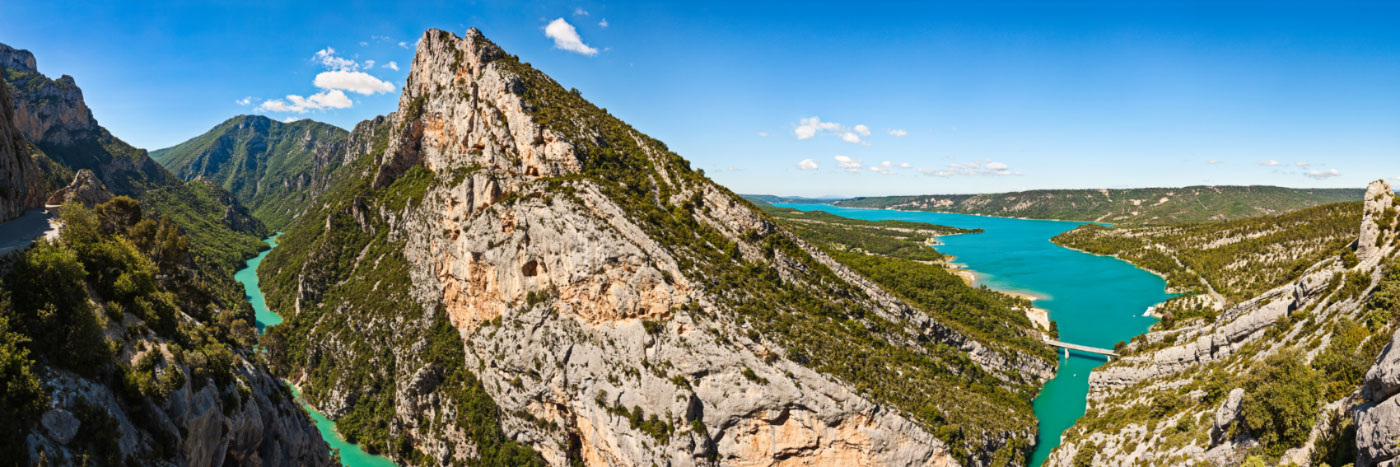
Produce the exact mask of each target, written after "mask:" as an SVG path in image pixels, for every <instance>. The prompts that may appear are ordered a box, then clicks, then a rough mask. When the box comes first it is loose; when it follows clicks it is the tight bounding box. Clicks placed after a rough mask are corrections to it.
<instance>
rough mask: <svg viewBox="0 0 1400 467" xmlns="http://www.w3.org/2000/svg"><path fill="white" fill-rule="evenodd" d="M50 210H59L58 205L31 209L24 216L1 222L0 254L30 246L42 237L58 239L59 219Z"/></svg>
mask: <svg viewBox="0 0 1400 467" xmlns="http://www.w3.org/2000/svg"><path fill="white" fill-rule="evenodd" d="M50 208H51V209H50ZM50 211H54V212H57V211H58V207H57V206H50V207H49V208H35V209H30V210H29V211H27V212H25V213H24V215H23V216H19V217H16V218H14V219H11V220H9V221H7V222H4V223H0V256H4V255H8V254H10V253H12V252H15V251H19V250H23V249H25V248H28V247H29V245H30V244H32V243H34V241H35V240H38V239H39V238H40V237H49V238H50V239H57V238H58V219H57V218H55V217H54V215H53V214H50Z"/></svg>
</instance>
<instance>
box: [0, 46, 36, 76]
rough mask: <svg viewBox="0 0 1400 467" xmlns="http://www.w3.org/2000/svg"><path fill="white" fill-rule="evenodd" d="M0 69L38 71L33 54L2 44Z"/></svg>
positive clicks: (0, 47) (0, 48)
mask: <svg viewBox="0 0 1400 467" xmlns="http://www.w3.org/2000/svg"><path fill="white" fill-rule="evenodd" d="M0 68H8V69H11V70H17V71H27V72H37V71H39V68H38V65H37V64H36V63H35V62H34V54H33V53H31V52H30V51H28V50H24V49H16V48H14V47H10V46H8V45H5V44H3V43H0Z"/></svg>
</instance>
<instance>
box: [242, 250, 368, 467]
mask: <svg viewBox="0 0 1400 467" xmlns="http://www.w3.org/2000/svg"><path fill="white" fill-rule="evenodd" d="M278 235H281V234H278ZM266 241H267V245H268V246H270V247H271V248H268V249H267V250H263V252H262V253H258V256H255V257H253V259H250V260H248V263H247V264H246V265H245V266H244V267H243V269H240V270H238V272H236V273H234V274H233V278H234V279H235V280H237V281H238V282H241V283H243V292H244V296H245V297H247V299H248V303H251V304H252V305H253V313H254V314H255V317H256V318H257V321H258V322H257V327H258V333H259V334H261V333H263V332H266V331H267V328H268V326H276V325H278V324H281V323H282V317H281V316H279V315H278V314H277V313H273V312H272V310H269V309H268V308H267V300H266V298H265V297H263V293H262V289H260V288H259V287H258V265H259V264H262V260H263V258H266V257H267V254H268V253H271V252H272V249H273V248H277V236H276V235H274V236H272V237H269V238H267V239H266ZM287 386H288V387H291V388H292V394H293V395H294V396H295V397H296V399H297V402H299V403H301V406H302V407H303V408H305V409H306V411H307V412H309V413H310V414H311V419H312V421H314V422H316V429H317V430H318V431H320V432H321V439H324V440H326V444H329V445H330V446H331V452H336V451H339V452H340V462H341V463H342V464H344V465H346V466H348V467H392V466H394V465H395V464H394V462H393V461H391V460H389V459H388V458H386V457H383V456H376V455H373V454H370V453H368V452H365V450H364V449H360V446H359V445H356V444H354V443H351V442H349V441H346V440H345V438H343V437H341V436H340V433H337V432H336V431H335V422H333V421H331V419H329V418H326V416H325V414H322V413H321V412H318V411H316V409H314V408H312V407H311V406H310V405H309V404H307V403H306V401H304V400H302V398H301V391H299V390H297V388H296V386H292V385H290V384H288V385H287Z"/></svg>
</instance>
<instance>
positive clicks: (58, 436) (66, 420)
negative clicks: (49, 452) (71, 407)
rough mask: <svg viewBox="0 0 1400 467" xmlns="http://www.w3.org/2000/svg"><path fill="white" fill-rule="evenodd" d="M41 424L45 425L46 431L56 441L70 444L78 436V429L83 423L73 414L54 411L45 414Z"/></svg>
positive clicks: (65, 411) (40, 421) (62, 410)
mask: <svg viewBox="0 0 1400 467" xmlns="http://www.w3.org/2000/svg"><path fill="white" fill-rule="evenodd" d="M39 423H42V424H43V425H44V429H47V430H49V435H50V436H53V439H54V441H58V442H59V443H61V444H68V442H69V441H72V440H73V437H74V436H77V434H78V427H79V426H81V425H82V424H83V423H82V422H80V421H78V417H74V416H73V412H69V411H67V410H64V409H52V410H49V411H48V412H44V415H43V417H42V418H40V419H39Z"/></svg>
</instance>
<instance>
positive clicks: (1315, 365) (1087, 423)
mask: <svg viewBox="0 0 1400 467" xmlns="http://www.w3.org/2000/svg"><path fill="white" fill-rule="evenodd" d="M1392 198H1393V193H1392V191H1391V189H1390V187H1389V185H1387V184H1386V183H1385V182H1384V181H1376V182H1373V183H1372V184H1371V186H1370V187H1369V189H1368V190H1367V195H1366V201H1365V202H1364V204H1363V206H1362V209H1363V212H1364V214H1363V218H1362V221H1361V225H1360V229H1359V234H1358V238H1359V239H1360V240H1359V242H1357V243H1353V244H1352V247H1349V248H1354V249H1355V251H1354V253H1353V252H1352V251H1351V250H1350V249H1347V250H1344V251H1342V252H1340V255H1339V256H1333V257H1331V258H1328V259H1325V260H1323V261H1321V262H1319V263H1317V264H1313V265H1311V266H1310V267H1307V268H1306V269H1304V270H1303V271H1302V272H1301V275H1300V276H1299V277H1297V278H1296V280H1295V281H1292V282H1290V283H1287V284H1286V285H1283V286H1280V287H1277V288H1275V289H1273V290H1270V291H1268V292H1266V293H1264V294H1262V295H1260V296H1258V297H1255V298H1253V299H1250V300H1247V301H1244V302H1242V303H1239V304H1238V305H1235V306H1233V307H1230V308H1228V309H1226V310H1224V312H1223V313H1221V314H1220V315H1219V317H1217V318H1214V319H1213V320H1212V319H1207V320H1199V319H1198V320H1195V321H1191V322H1189V323H1186V324H1184V325H1178V326H1177V327H1175V328H1170V329H1161V328H1160V327H1159V328H1154V330H1153V331H1152V332H1150V333H1148V334H1146V335H1144V336H1142V338H1140V339H1135V340H1134V341H1133V342H1132V343H1130V344H1128V346H1127V348H1126V349H1124V352H1123V353H1124V357H1123V358H1121V359H1118V360H1115V361H1113V362H1110V363H1109V364H1107V365H1105V366H1103V367H1100V368H1099V369H1097V370H1095V371H1094V373H1093V374H1092V375H1091V376H1090V394H1089V409H1088V413H1087V414H1086V416H1085V417H1084V418H1082V419H1081V420H1080V421H1079V423H1078V424H1077V425H1076V426H1075V427H1074V428H1071V429H1070V430H1069V431H1067V432H1066V434H1065V440H1064V443H1063V444H1062V445H1061V446H1060V447H1059V448H1058V449H1056V450H1055V452H1054V453H1052V455H1051V457H1050V459H1049V462H1050V464H1052V465H1069V464H1077V463H1079V462H1087V461H1092V462H1094V463H1095V464H1104V465H1140V464H1144V463H1152V464H1198V463H1202V462H1204V463H1208V464H1212V465H1238V464H1239V463H1241V462H1243V461H1244V460H1245V459H1246V458H1247V457H1250V456H1260V457H1262V458H1263V460H1265V461H1266V462H1269V463H1274V462H1278V463H1280V464H1286V463H1289V462H1292V463H1296V464H1298V465H1316V464H1319V463H1322V462H1327V463H1331V465H1340V464H1343V463H1350V462H1353V461H1354V462H1356V463H1357V465H1377V463H1378V462H1386V461H1387V459H1391V458H1392V457H1393V456H1395V454H1396V450H1395V448H1394V441H1393V439H1390V440H1387V439H1388V438H1387V437H1393V436H1394V435H1395V433H1397V431H1398V430H1400V411H1396V410H1393V409H1394V407H1393V406H1394V405H1395V403H1396V399H1395V398H1393V397H1391V395H1393V393H1394V392H1395V390H1396V389H1400V388H1397V387H1395V386H1396V385H1395V384H1393V383H1394V381H1392V380H1393V379H1394V378H1392V376H1393V374H1392V373H1393V372H1394V367H1395V365H1394V360H1395V352H1394V351H1392V350H1389V349H1393V348H1394V345H1393V344H1391V345H1389V346H1388V347H1386V348H1387V350H1386V351H1385V352H1384V353H1383V354H1380V357H1379V359H1378V360H1374V361H1375V363H1374V366H1372V362H1373V359H1376V358H1377V357H1376V356H1377V354H1378V353H1379V351H1380V349H1381V348H1382V346H1386V344H1387V343H1388V342H1389V341H1391V340H1392V338H1391V334H1392V333H1393V332H1394V331H1395V329H1396V327H1397V326H1396V316H1400V302H1397V301H1396V297H1397V296H1400V295H1396V294H1397V293H1400V267H1397V264H1396V262H1395V258H1396V255H1395V251H1396V249H1397V247H1396V237H1397V234H1396V231H1397V227H1400V225H1398V224H1400V222H1397V221H1396V219H1397V217H1400V211H1397V210H1396V209H1395V208H1394V207H1393V202H1392ZM1353 254H1354V256H1352V255H1353ZM1283 366H1290V368H1296V370H1289V371H1290V372H1289V373H1287V374H1288V375H1290V378H1288V379H1290V380H1287V381H1281V380H1280V379H1279V378H1278V377H1275V376H1271V375H1276V374H1281V372H1283V371H1284V370H1280V369H1279V368H1282V367H1283ZM1363 373H1364V374H1365V378H1364V380H1363V378H1362V375H1363ZM1280 388H1283V390H1282V391H1280V392H1269V391H1273V390H1279V389H1280ZM1251 414H1253V415H1251ZM1267 417H1274V418H1267ZM1284 417H1289V418H1287V419H1286V420H1288V421H1287V422H1276V420H1285V418H1284Z"/></svg>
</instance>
